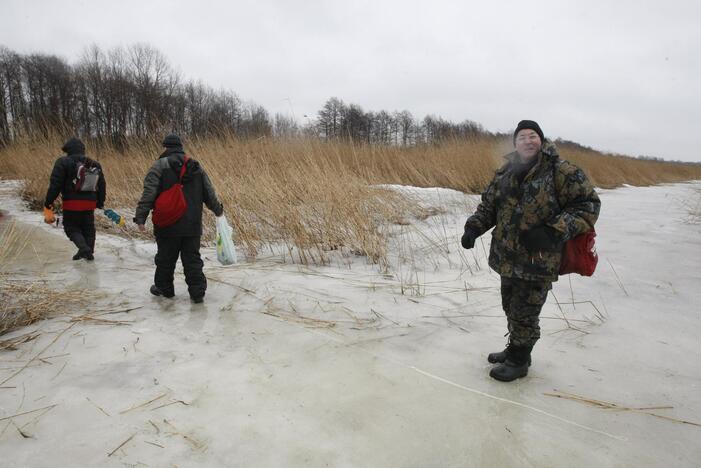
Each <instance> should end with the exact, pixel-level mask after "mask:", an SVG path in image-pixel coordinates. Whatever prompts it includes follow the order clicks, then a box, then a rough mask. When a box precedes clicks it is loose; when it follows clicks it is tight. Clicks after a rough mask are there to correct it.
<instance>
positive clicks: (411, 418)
mask: <svg viewBox="0 0 701 468" xmlns="http://www.w3.org/2000/svg"><path fill="white" fill-rule="evenodd" d="M700 188H701V182H695V183H689V184H675V185H664V186H656V187H645V188H634V187H625V188H621V189H617V190H602V191H600V194H601V198H602V203H603V205H602V212H601V217H600V220H599V223H598V224H597V231H598V233H599V236H598V237H597V245H598V251H599V255H600V261H599V267H598V270H597V272H596V274H595V275H594V277H592V278H582V277H579V276H573V277H562V278H561V279H560V281H559V282H558V283H557V284H556V285H555V288H554V290H553V295H552V296H551V297H550V298H549V299H548V303H547V304H546V306H545V308H544V310H543V313H542V320H541V325H542V328H543V337H542V339H541V340H540V342H539V343H538V345H537V346H536V348H535V350H534V355H533V366H532V367H531V369H530V372H529V375H528V377H526V378H524V379H521V380H519V381H517V382H514V383H509V384H505V383H501V382H497V381H494V380H492V379H490V378H489V377H488V372H489V369H490V367H491V366H490V364H488V363H487V361H486V355H487V353H488V352H491V351H496V350H499V349H501V348H502V347H503V345H504V338H503V335H504V333H505V328H506V321H505V319H504V317H503V313H502V311H501V306H500V298H499V288H498V285H499V280H498V277H497V276H496V275H495V274H494V273H493V272H490V271H489V269H488V267H487V262H486V250H487V249H488V241H489V237H490V236H489V235H486V236H484V237H483V242H478V246H477V248H476V249H475V250H474V251H469V252H467V251H464V250H462V249H460V248H459V237H460V235H461V232H462V225H463V223H464V221H465V217H466V215H467V214H469V212H470V210H471V208H472V207H473V206H474V203H475V201H476V197H471V196H465V195H463V194H460V193H458V192H453V191H449V190H442V189H413V188H403V189H402V190H405V191H407V192H409V193H411V194H412V195H413V196H415V197H417V198H418V199H419V200H420V201H421V203H422V204H424V205H425V206H427V207H431V206H433V207H436V208H442V209H443V210H444V212H443V213H441V214H439V215H436V216H432V217H429V218H427V219H425V220H422V221H419V220H415V221H414V222H413V223H412V224H411V225H408V226H396V227H395V228H394V230H395V236H394V237H393V239H392V241H391V252H392V255H391V266H390V268H389V269H387V270H382V269H380V268H379V267H378V266H376V265H369V264H367V262H366V261H365V259H364V258H362V257H355V256H352V255H350V256H343V255H339V256H338V257H337V258H336V260H334V262H332V264H331V265H329V266H327V267H305V266H300V265H294V264H289V263H284V262H283V261H282V259H281V257H280V256H277V255H275V254H273V253H271V254H269V255H267V256H264V257H261V258H259V259H257V260H255V261H249V262H247V261H245V259H244V261H242V262H241V263H239V264H237V265H235V266H232V267H221V266H218V264H217V263H216V254H215V252H214V251H213V249H204V250H203V252H204V256H205V273H206V275H207V277H208V278H209V280H210V283H209V290H208V293H207V297H206V300H205V303H204V304H202V305H194V304H191V303H190V301H189V300H188V297H187V292H186V288H185V284H184V281H183V279H182V274H180V275H179V276H178V277H177V279H176V294H177V296H176V298H175V300H167V299H161V298H155V297H152V296H150V295H149V293H148V287H149V286H150V284H151V282H152V275H153V260H152V256H153V253H154V251H155V247H154V245H153V244H151V243H145V242H133V241H129V240H125V239H122V238H117V237H112V236H107V235H100V236H99V237H98V243H97V251H96V255H95V256H96V261H95V262H93V263H87V262H85V261H80V262H72V261H71V260H70V257H71V255H72V254H73V253H74V248H73V246H72V245H71V244H70V243H69V242H68V240H67V239H66V238H65V236H64V235H63V232H62V231H61V230H60V229H56V228H53V227H49V226H46V225H44V224H43V223H42V222H41V215H40V214H39V213H30V212H28V211H26V210H25V209H24V208H23V206H22V203H21V202H20V201H19V200H18V199H17V196H16V194H15V186H14V185H13V184H12V183H9V182H0V206H1V207H2V209H3V210H5V211H7V212H9V214H10V215H11V217H10V218H9V219H8V217H5V218H4V219H3V221H1V222H2V223H4V224H5V225H7V223H8V222H11V221H12V220H14V221H16V222H18V223H19V224H18V226H19V228H20V229H22V230H25V231H26V232H28V233H29V235H30V236H31V239H32V246H33V248H31V249H27V250H26V251H25V254H24V256H23V257H22V258H21V259H19V260H18V261H17V262H15V263H14V264H12V265H6V266H5V267H6V268H10V269H11V270H12V271H14V272H15V274H17V275H28V276H37V275H41V276H42V277H44V278H47V279H49V280H51V281H53V282H55V283H56V284H61V285H62V286H65V287H69V288H82V289H92V290H95V291H97V292H98V293H99V294H101V296H100V297H99V298H96V299H95V301H94V303H93V304H92V305H91V306H90V307H89V308H88V309H86V310H81V311H76V313H75V315H76V316H77V315H81V314H86V313H89V314H90V315H91V316H92V317H93V318H98V319H102V320H109V321H112V322H108V321H103V322H100V321H98V320H93V319H90V320H85V319H83V320H80V321H77V322H76V321H73V322H72V321H70V317H65V316H64V317H56V318H54V319H51V320H47V321H44V322H41V323H38V324H35V325H34V326H31V327H26V328H24V329H22V330H17V331H16V332H13V333H11V334H9V335H6V336H4V337H2V338H0V339H7V338H12V337H14V336H18V335H22V334H26V333H29V332H35V331H36V332H37V333H38V336H37V338H36V339H34V340H33V341H30V342H27V343H24V344H22V345H20V346H19V347H18V349H17V350H14V351H2V352H0V361H2V362H1V363H0V381H2V383H1V384H0V453H1V454H2V455H0V456H1V458H0V460H1V461H0V465H2V466H8V467H10V466H13V467H14V466H16V467H35V466H36V467H55V466H159V467H160V466H178V467H189V466H203V467H204V466H206V467H212V466H305V467H306V466H363V467H365V466H367V467H388V466H416V467H429V466H430V467H438V466H441V467H442V466H489V467H493V466H500V467H501V466H504V467H507V466H508V467H510V466H534V467H547V466H552V467H560V466H573V467H579V466H581V467H585V466H586V467H589V466H597V467H608V466H616V467H620V466H665V467H670V466H675V467H676V466H698V463H699V462H698V461H699V460H700V459H701V443H699V441H700V440H701V427H700V426H697V425H693V424H687V423H682V422H679V421H680V420H685V421H689V422H692V423H696V424H701V396H700V395H701V365H700V364H699V363H700V362H701V349H700V348H699V335H700V334H701V310H700V309H701V268H699V267H700V266H701V265H700V259H701V235H700V234H701V225H699V224H693V223H689V222H688V220H687V212H686V206H688V203H689V201H690V200H692V199H695V198H697V197H698V190H699V189H700ZM0 228H1V226H0ZM127 309H133V310H129V311H128V312H120V311H124V310H127ZM99 314H103V315H99ZM564 318H567V320H565V319H564ZM117 322H118V323H117ZM551 395H560V396H566V397H567V398H558V397H555V396H551ZM572 395H577V396H580V397H583V398H585V399H588V400H598V401H603V402H610V403H615V404H617V405H619V406H622V407H624V408H623V409H621V408H614V409H611V408H609V409H606V408H602V407H600V406H595V405H593V404H591V402H590V403H587V402H584V401H576V400H574V399H573V398H575V397H573V396H572ZM650 407H663V408H659V409H647V410H633V409H631V408H650ZM647 413H653V414H655V415H658V416H653V415H651V414H647ZM659 416H661V417H659Z"/></svg>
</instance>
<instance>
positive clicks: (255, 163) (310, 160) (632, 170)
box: [0, 134, 701, 264]
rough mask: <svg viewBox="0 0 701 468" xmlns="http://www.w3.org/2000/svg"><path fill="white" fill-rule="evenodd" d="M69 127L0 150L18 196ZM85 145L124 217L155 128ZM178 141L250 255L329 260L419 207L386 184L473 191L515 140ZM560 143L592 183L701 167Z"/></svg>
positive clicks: (367, 252) (674, 178) (643, 180)
mask: <svg viewBox="0 0 701 468" xmlns="http://www.w3.org/2000/svg"><path fill="white" fill-rule="evenodd" d="M64 139H65V135H59V134H52V135H49V136H45V137H41V138H29V137H27V138H24V139H20V140H19V141H17V142H16V143H15V144H13V145H11V146H8V147H5V148H3V149H2V150H0V162H2V164H0V177H4V178H14V179H20V180H24V181H25V186H24V197H25V198H26V199H27V200H28V201H29V202H30V203H31V204H32V206H34V207H36V208H40V207H41V204H42V201H43V198H44V195H45V192H46V188H47V185H48V176H49V174H50V172H51V168H52V165H53V162H54V160H55V159H56V157H57V156H59V155H60V150H59V148H60V147H61V146H62V143H63V141H64ZM87 146H88V149H87V153H88V155H89V156H91V157H93V158H95V159H97V160H99V161H100V162H101V164H102V165H103V168H104V171H105V174H106V177H107V187H108V189H107V190H108V196H107V205H108V206H109V207H113V208H116V209H118V210H121V211H122V214H124V215H125V216H127V218H131V216H132V214H133V209H134V207H135V206H136V202H137V200H138V198H139V196H140V194H141V190H142V183H143V177H144V175H145V174H146V172H147V171H148V168H149V167H150V166H151V164H152V163H153V161H154V160H155V159H156V158H157V157H158V155H159V154H160V153H161V151H162V148H161V147H160V137H159V138H158V139H156V138H153V139H141V140H137V139H132V140H130V141H129V142H128V145H127V147H126V149H124V150H123V151H122V152H120V151H117V150H116V149H115V148H113V147H111V146H110V145H108V144H101V143H100V142H88V144H87ZM185 149H186V151H187V153H188V154H189V155H191V156H192V157H194V158H196V159H197V160H199V161H200V162H201V164H202V165H203V166H204V168H205V169H206V170H207V172H208V174H209V175H210V178H211V179H212V181H213V183H214V185H215V188H216V189H217V192H218V194H219V196H220V198H221V200H222V202H223V203H224V207H225V212H226V214H227V217H228V218H229V221H230V222H231V224H232V225H233V226H234V229H235V236H236V242H237V244H239V245H241V246H242V247H243V248H244V250H245V251H246V253H247V254H248V255H249V256H255V255H256V254H257V253H259V252H260V251H261V249H263V248H264V247H265V246H266V245H267V244H270V243H275V244H279V245H283V246H285V247H286V248H287V249H288V250H289V252H290V254H291V255H292V258H293V259H295V260H297V261H299V262H301V263H304V264H308V263H313V264H324V263H326V262H328V261H329V252H331V251H335V250H338V249H343V250H344V251H345V252H348V253H355V254H359V255H364V256H366V257H367V258H368V259H369V260H370V261H372V262H376V263H382V262H384V261H386V254H387V252H386V250H387V237H388V235H389V234H388V228H387V227H388V226H390V225H392V224H393V223H406V222H407V219H408V218H411V217H413V216H414V217H421V216H425V215H426V213H425V212H424V211H425V208H424V209H420V208H418V204H417V203H416V202H415V201H414V200H412V199H411V198H409V197H407V196H406V195H401V194H399V193H397V192H396V191H393V190H389V189H386V188H382V187H381V185H383V184H401V185H412V186H418V187H446V188H452V189H455V190H460V191H463V192H467V193H479V192H480V191H481V190H482V189H483V188H484V187H485V186H486V184H487V183H488V182H489V180H490V179H491V177H492V175H493V173H494V170H495V169H496V168H497V167H499V165H500V164H501V161H502V159H501V155H503V154H505V153H506V152H508V151H510V150H511V149H512V148H511V147H510V142H509V141H508V140H504V139H498V138H495V137H488V136H483V137H475V138H474V139H472V140H451V141H446V142H444V143H442V144H440V145H430V146H417V147H410V148H402V147H393V146H372V145H365V144H357V143H353V142H323V141H320V140H318V139H314V138H308V139H290V140H282V139H271V138H260V139H257V140H248V141H242V140H238V139H236V138H235V137H234V136H233V135H229V136H224V137H221V138H216V139H215V138H209V139H193V140H190V141H187V140H186V141H185ZM561 153H562V156H563V157H564V158H565V159H568V160H571V161H572V162H574V163H576V164H578V165H580V166H581V167H582V168H583V169H584V170H585V171H586V172H587V174H588V175H589V177H590V178H591V179H592V181H593V182H594V183H595V184H596V185H597V186H599V187H616V186H619V185H621V184H630V185H650V184H657V183H664V182H678V181H684V180H691V179H701V166H699V165H690V164H676V163H668V162H659V161H648V160H636V159H633V158H626V157H620V156H613V155H607V154H602V153H599V152H596V151H594V150H589V149H586V148H582V147H578V146H576V145H567V144H565V145H563V146H562V148H561ZM438 208H440V207H438ZM207 216H208V218H207V219H206V222H205V226H207V227H208V229H206V231H205V239H211V238H212V236H213V232H212V229H211V227H212V226H213V225H214V223H213V222H212V220H211V217H210V215H207ZM103 226H104V225H103ZM126 232H129V233H131V234H132V235H133V234H134V231H133V229H132V230H130V229H127V230H126Z"/></svg>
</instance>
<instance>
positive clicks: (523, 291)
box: [509, 280, 552, 348]
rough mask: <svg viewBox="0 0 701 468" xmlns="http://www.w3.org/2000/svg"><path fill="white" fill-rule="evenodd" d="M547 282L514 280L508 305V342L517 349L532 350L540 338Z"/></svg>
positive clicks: (548, 285)
mask: <svg viewBox="0 0 701 468" xmlns="http://www.w3.org/2000/svg"><path fill="white" fill-rule="evenodd" d="M551 288H552V283H551V282H549V281H524V280H514V294H513V296H512V301H511V304H510V307H511V311H510V316H511V319H510V323H511V330H509V334H510V335H509V336H510V342H511V343H513V344H514V345H516V346H519V347H526V348H533V346H534V345H535V344H536V342H537V341H538V339H539V338H540V319H539V317H540V311H541V310H542V309H543V305H544V304H545V301H546V299H547V298H548V291H550V289H551Z"/></svg>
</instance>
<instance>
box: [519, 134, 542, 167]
mask: <svg viewBox="0 0 701 468" xmlns="http://www.w3.org/2000/svg"><path fill="white" fill-rule="evenodd" d="M542 145H543V142H542V141H540V136H538V134H537V133H536V132H535V131H534V130H531V129H528V128H527V129H525V130H521V131H520V132H518V134H517V135H516V152H517V153H518V155H519V156H521V159H522V160H523V161H530V160H531V158H533V156H535V155H536V154H538V151H540V147H541V146H542Z"/></svg>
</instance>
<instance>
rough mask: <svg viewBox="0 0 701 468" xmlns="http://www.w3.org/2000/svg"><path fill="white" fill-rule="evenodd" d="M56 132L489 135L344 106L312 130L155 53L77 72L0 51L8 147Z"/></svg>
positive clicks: (147, 50) (405, 142)
mask: <svg viewBox="0 0 701 468" xmlns="http://www.w3.org/2000/svg"><path fill="white" fill-rule="evenodd" d="M305 117H307V116H305ZM56 129H58V130H60V131H70V132H72V133H75V134H77V135H80V136H82V137H86V138H95V139H98V140H103V141H110V142H111V143H112V144H114V145H115V146H117V147H120V146H121V145H123V144H125V143H126V141H127V139H128V138H130V137H148V136H151V135H154V134H161V133H163V132H168V131H176V132H179V133H181V134H183V135H188V136H217V135H222V134H234V135H236V136H237V137H239V138H252V137H253V138H258V137H261V136H276V137H296V136H301V135H306V136H309V135H314V136H317V137H319V138H322V139H324V140H339V139H340V140H351V141H357V142H365V143H368V144H382V145H401V146H411V145H417V144H424V143H435V142H439V141H441V140H443V139H446V138H469V137H471V136H475V135H485V134H489V133H488V132H486V131H485V130H484V129H483V128H482V127H481V126H480V125H479V124H477V123H475V122H472V121H469V120H466V121H464V122H461V123H453V122H450V121H448V120H445V119H442V118H440V117H435V116H426V117H424V118H423V119H421V120H419V119H417V118H415V117H414V116H413V115H412V114H411V113H410V112H408V111H406V110H405V111H401V112H391V113H390V112H387V111H384V110H381V111H379V112H366V111H364V110H363V109H362V108H361V107H360V106H359V105H357V104H346V103H344V102H343V101H342V100H340V99H338V98H335V97H333V98H330V99H328V100H327V101H326V103H325V104H324V105H323V107H322V108H321V110H319V111H318V113H317V114H316V115H315V116H313V117H307V121H306V122H305V123H303V124H300V123H298V122H297V121H296V120H295V119H294V118H292V117H289V116H286V115H282V114H276V115H275V116H273V117H271V116H270V114H269V113H268V111H267V110H266V109H265V108H263V107H262V106H260V105H258V104H255V103H252V102H244V101H242V100H241V99H240V98H239V97H238V96H237V95H236V93H234V92H231V91H227V90H219V91H216V90H214V89H212V88H211V87H209V86H207V85H205V84H203V83H201V82H195V81H192V80H190V81H186V80H184V79H183V77H182V76H181V75H180V74H179V73H178V72H176V71H175V70H174V69H173V67H172V66H171V65H170V64H169V63H168V60H167V59H166V58H165V56H164V55H163V54H162V53H161V52H160V51H158V50H157V49H155V48H153V47H151V46H149V45H146V44H135V45H131V46H129V47H117V48H113V49H110V50H108V51H104V50H102V49H100V48H99V47H98V46H95V45H93V46H90V47H88V48H87V49H86V50H85V51H84V53H83V54H82V55H81V57H80V58H79V59H78V61H77V62H76V63H75V64H70V63H68V62H67V61H66V60H64V59H63V58H60V57H57V56H55V55H47V54H27V55H23V54H19V53H16V52H14V51H12V50H10V49H8V48H7V47H4V46H0V145H7V144H10V143H11V142H12V141H14V140H15V139H16V138H18V137H19V136H21V135H37V134H40V135H41V134H47V133H49V132H51V131H54V130H56Z"/></svg>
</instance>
